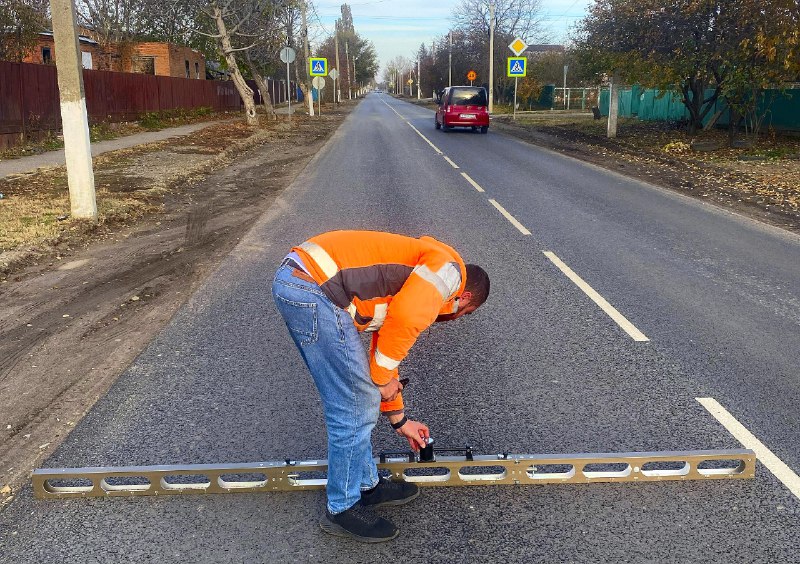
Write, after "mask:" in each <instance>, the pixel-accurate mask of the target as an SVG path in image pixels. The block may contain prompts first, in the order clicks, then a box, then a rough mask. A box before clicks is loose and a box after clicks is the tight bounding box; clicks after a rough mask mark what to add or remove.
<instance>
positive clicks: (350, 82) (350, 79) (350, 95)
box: [344, 39, 353, 100]
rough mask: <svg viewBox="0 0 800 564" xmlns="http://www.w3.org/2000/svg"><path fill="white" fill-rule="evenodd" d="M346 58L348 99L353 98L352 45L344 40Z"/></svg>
mask: <svg viewBox="0 0 800 564" xmlns="http://www.w3.org/2000/svg"><path fill="white" fill-rule="evenodd" d="M344 60H345V62H346V63H347V99H348V100H352V99H353V77H351V76H350V46H349V44H348V41H347V40H346V39H345V40H344Z"/></svg>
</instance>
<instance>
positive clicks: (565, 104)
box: [564, 65, 569, 110]
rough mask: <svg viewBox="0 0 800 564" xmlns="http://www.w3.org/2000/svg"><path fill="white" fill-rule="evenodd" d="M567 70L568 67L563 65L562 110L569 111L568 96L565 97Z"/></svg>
mask: <svg viewBox="0 0 800 564" xmlns="http://www.w3.org/2000/svg"><path fill="white" fill-rule="evenodd" d="M568 70H569V65H564V109H565V110H568V109H569V96H568V95H567V71H568Z"/></svg>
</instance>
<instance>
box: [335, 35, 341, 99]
mask: <svg viewBox="0 0 800 564" xmlns="http://www.w3.org/2000/svg"><path fill="white" fill-rule="evenodd" d="M339 21H340V20H336V35H334V36H333V37H334V43H335V45H336V70H337V71H339V74H341V73H342V67H340V66H339ZM338 89H339V90H338V92H337V90H336V88H334V89H333V103H334V104H335V103H336V97H337V94H338V97H339V103H340V104H341V103H342V83H341V82H339V86H338Z"/></svg>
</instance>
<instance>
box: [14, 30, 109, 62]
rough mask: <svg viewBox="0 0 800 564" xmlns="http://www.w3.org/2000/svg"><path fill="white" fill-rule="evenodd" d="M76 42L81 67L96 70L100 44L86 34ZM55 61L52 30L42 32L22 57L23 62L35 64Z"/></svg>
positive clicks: (99, 57) (80, 36) (99, 56)
mask: <svg viewBox="0 0 800 564" xmlns="http://www.w3.org/2000/svg"><path fill="white" fill-rule="evenodd" d="M78 43H79V45H80V48H81V61H82V62H83V68H85V69H92V70H96V69H97V65H98V62H99V61H100V59H101V49H100V44H99V43H98V42H97V41H95V40H94V39H92V38H91V37H88V36H86V35H79V36H78ZM55 61H56V45H55V40H54V39H53V33H52V32H49V31H47V32H42V33H40V34H39V40H38V41H37V43H36V47H34V48H33V49H32V50H31V51H30V53H28V55H27V56H26V57H25V58H24V59H22V62H23V63H34V64H37V65H52V64H54V63H55Z"/></svg>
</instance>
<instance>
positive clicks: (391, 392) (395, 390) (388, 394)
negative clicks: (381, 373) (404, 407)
mask: <svg viewBox="0 0 800 564" xmlns="http://www.w3.org/2000/svg"><path fill="white" fill-rule="evenodd" d="M378 389H379V390H380V391H381V399H382V400H383V401H393V400H394V399H395V398H396V397H397V394H399V393H400V391H401V390H402V389H403V384H401V383H400V381H399V380H398V379H397V378H392V379H391V380H389V382H388V383H386V384H384V385H383V386H378Z"/></svg>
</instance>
